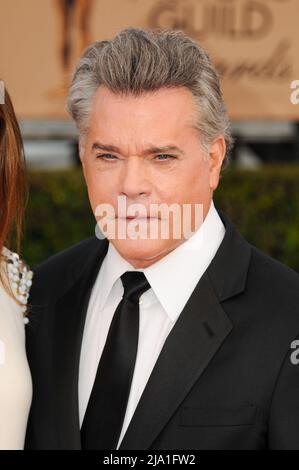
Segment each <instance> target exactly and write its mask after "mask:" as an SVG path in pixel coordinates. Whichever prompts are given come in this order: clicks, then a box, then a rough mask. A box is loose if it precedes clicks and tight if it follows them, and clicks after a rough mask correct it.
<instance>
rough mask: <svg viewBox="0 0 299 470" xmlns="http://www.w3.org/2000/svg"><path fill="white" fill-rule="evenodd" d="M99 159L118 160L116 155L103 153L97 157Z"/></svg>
mask: <svg viewBox="0 0 299 470" xmlns="http://www.w3.org/2000/svg"><path fill="white" fill-rule="evenodd" d="M97 158H98V159H100V160H110V161H111V160H115V159H116V156H115V155H112V154H111V153H101V154H99V155H97Z"/></svg>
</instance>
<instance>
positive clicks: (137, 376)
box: [26, 29, 299, 450]
mask: <svg viewBox="0 0 299 470" xmlns="http://www.w3.org/2000/svg"><path fill="white" fill-rule="evenodd" d="M68 103H69V110H70V112H71V114H72V116H73V118H74V119H75V121H76V124H77V126H78V130H79V147H80V158H81V161H82V166H83V171H84V176H85V180H86V183H87V187H88V193H89V197H90V202H91V206H92V209H93V212H94V214H95V216H96V218H97V221H98V227H99V228H100V231H97V236H96V237H92V238H90V239H88V240H85V241H83V242H81V243H79V244H78V245H76V246H74V247H72V248H70V249H68V250H66V251H64V252H62V253H60V254H58V255H56V256H54V257H52V258H51V259H49V260H48V261H46V262H45V263H43V264H42V265H40V266H39V267H38V268H37V269H36V270H35V276H34V283H33V287H32V291H31V297H30V304H31V311H32V312H31V319H30V324H29V325H28V327H27V352H28V359H29V363H30V367H31V372H32V378H33V387H34V394H33V403H32V409H31V413H30V418H29V424H28V431H27V438H26V448H28V449H121V450H126V449H299V365H298V362H299V359H298V356H299V354H298V349H299V276H298V275H297V274H296V273H295V272H293V271H292V270H291V269H289V268H287V267H285V266H283V265H281V264H280V263H278V262H276V261H274V260H273V259H271V258H269V257H268V256H266V255H264V254H263V253H261V252H260V251H258V250H257V249H256V248H254V247H253V246H251V245H250V244H249V243H247V242H246V240H244V238H243V237H242V236H241V235H240V234H239V232H238V231H237V229H236V228H235V227H234V225H233V224H232V223H231V222H230V221H229V219H228V218H227V217H226V216H225V214H223V213H221V212H218V211H217V210H216V209H215V207H214V204H213V200H212V196H213V191H214V190H215V189H216V188H217V185H218V182H219V175H220V171H221V169H222V168H223V165H224V163H225V161H226V158H227V152H228V151H229V148H230V146H231V136H230V132H229V122H228V118H227V114H226V111H225V107H224V103H223V99H222V95H221V91H220V85H219V80H218V76H217V74H216V72H215V70H214V68H213V66H212V65H211V63H210V61H209V59H208V56H207V55H206V53H205V52H204V51H203V50H202V49H201V48H200V47H199V46H198V45H197V44H196V43H194V42H193V41H192V40H191V39H189V38H188V37H186V36H184V35H183V34H181V33H178V32H160V33H157V32H155V33H153V32H152V33H151V32H145V31H143V30H135V29H129V30H125V31H122V32H121V33H119V34H118V35H117V36H116V37H115V38H114V39H113V40H112V41H107V42H98V43H95V44H93V45H91V46H90V47H89V48H88V49H87V51H86V52H85V53H84V55H83V57H82V58H81V60H80V62H79V64H78V67H77V69H76V72H75V75H74V78H73V82H72V85H71V89H70V94H69V102H68ZM124 202H125V203H126V205H127V206H126V207H124V205H123V203H124ZM157 204H158V205H159V207H158V208H157ZM186 207H187V208H188V209H190V210H188V211H187V210H186V211H184V208H186ZM170 208H171V209H172V210H171V211H170V210H169V209H170ZM104 214H105V215H104ZM199 215H200V216H199ZM262 223H263V222H262ZM155 229H158V234H159V235H158V236H154V235H155V234H156V233H157V232H155ZM185 229H186V230H185ZM152 230H153V231H152ZM186 232H187V234H186ZM165 234H166V235H167V236H165ZM103 235H105V237H103ZM123 235H125V236H123Z"/></svg>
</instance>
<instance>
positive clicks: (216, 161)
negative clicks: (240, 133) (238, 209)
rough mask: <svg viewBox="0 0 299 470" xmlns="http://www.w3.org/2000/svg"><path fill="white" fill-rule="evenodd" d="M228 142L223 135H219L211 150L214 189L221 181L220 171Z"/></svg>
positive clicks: (210, 170)
mask: <svg viewBox="0 0 299 470" xmlns="http://www.w3.org/2000/svg"><path fill="white" fill-rule="evenodd" d="M225 152H226V144H225V140H224V137H223V136H219V137H217V138H216V139H215V140H214V141H213V142H212V144H211V146H210V150H209V173H210V188H211V190H212V191H214V190H215V189H216V188H217V186H218V183H219V178H220V171H221V167H222V163H223V160H224V158H225Z"/></svg>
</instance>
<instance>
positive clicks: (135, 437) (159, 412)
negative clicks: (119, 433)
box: [120, 213, 251, 450]
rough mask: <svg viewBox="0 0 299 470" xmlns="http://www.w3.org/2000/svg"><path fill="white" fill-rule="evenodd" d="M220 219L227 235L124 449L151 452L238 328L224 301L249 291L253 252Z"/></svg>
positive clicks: (162, 359) (167, 348)
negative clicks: (247, 286)
mask: <svg viewBox="0 0 299 470" xmlns="http://www.w3.org/2000/svg"><path fill="white" fill-rule="evenodd" d="M220 216H221V218H222V220H223V222H224V224H225V226H226V234H225V237H224V239H223V241H222V244H221V246H220V248H219V250H218V252H217V254H216V256H215V257H214V259H213V261H212V263H211V265H210V266H209V268H208V270H207V271H206V272H205V274H204V275H203V276H202V278H201V279H200V281H199V283H198V284H197V286H196V288H195V290H194V291H193V293H192V295H191V297H190V298H189V301H188V302H187V304H186V306H185V308H184V309H183V311H182V313H181V314H180V317H179V319H178V320H177V322H176V324H175V325H174V327H173V329H172V330H171V332H170V334H169V335H168V337H167V339H166V341H165V343H164V346H163V349H162V351H161V353H160V355H159V357H158V359H157V362H156V364H155V367H154V369H153V371H152V374H151V376H150V378H149V380H148V383H147V385H146V387H145V389H144V392H143V394H142V396H141V398H140V400H139V403H138V405H137V408H136V410H135V413H134V415H133V417H132V420H131V422H130V424H129V426H128V429H127V432H126V434H125V435H124V438H123V440H122V442H121V445H120V450H126V449H136V450H138V449H149V448H150V446H151V445H152V444H153V442H154V440H155V439H156V438H157V436H158V435H159V433H160V432H161V431H162V430H163V427H164V426H165V425H166V424H167V422H168V420H169V419H170V418H171V416H172V415H173V414H174V412H175V411H176V410H177V408H178V407H179V406H180V404H181V402H182V401H183V400H184V398H185V397H186V395H187V394H188V392H189V391H190V389H191V388H192V386H193V385H194V384H195V382H196V381H197V380H198V379H199V377H200V376H201V375H202V373H203V372H204V370H205V369H206V367H207V366H208V364H209V362H210V361H211V360H212V358H213V357H214V356H215V354H216V353H217V351H218V349H219V348H220V347H221V345H222V343H223V341H224V340H225V338H226V337H227V336H228V334H229V333H230V331H231V330H232V328H233V325H232V323H231V321H230V319H229V318H228V316H227V315H226V313H225V311H224V310H223V308H222V305H221V301H222V300H224V299H227V298H229V297H232V296H234V295H236V294H239V293H240V292H242V291H243V290H244V288H245V282H246V275H247V270H248V265H249V260H250V251H251V250H250V246H249V245H248V244H247V242H246V241H245V240H244V239H243V238H242V237H241V236H240V235H239V233H238V232H237V230H236V229H235V228H234V226H233V225H232V224H231V223H230V222H229V220H228V219H227V218H226V216H225V215H224V214H222V213H220Z"/></svg>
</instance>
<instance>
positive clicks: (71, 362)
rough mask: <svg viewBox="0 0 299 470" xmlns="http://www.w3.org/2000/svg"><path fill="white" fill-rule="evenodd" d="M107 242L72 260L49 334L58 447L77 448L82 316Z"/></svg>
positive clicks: (83, 317) (96, 243)
mask: <svg viewBox="0 0 299 470" xmlns="http://www.w3.org/2000/svg"><path fill="white" fill-rule="evenodd" d="M107 248H108V242H107V241H106V240H104V241H103V242H101V243H100V242H99V241H98V240H95V246H92V247H91V249H90V253H89V255H88V257H87V259H86V260H85V262H83V263H78V264H77V265H76V264H75V267H74V282H73V283H72V286H71V287H70V288H69V289H68V291H67V292H66V293H65V294H64V295H63V296H62V297H61V298H60V299H59V300H58V302H57V305H56V317H55V323H54V333H53V338H54V341H55V349H54V353H53V357H54V364H53V376H54V383H53V390H54V400H55V403H56V406H55V409H56V423H57V438H58V447H59V448H61V449H80V448H81V441H80V426H79V407H78V379H79V362H80V350H81V343H82V336H83V331H84V323H85V317H86V313H87V307H88V302H89V298H90V294H91V290H92V286H93V284H94V282H95V280H96V277H97V274H98V272H99V269H100V267H101V264H102V262H103V259H104V257H105V254H106V251H107Z"/></svg>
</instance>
